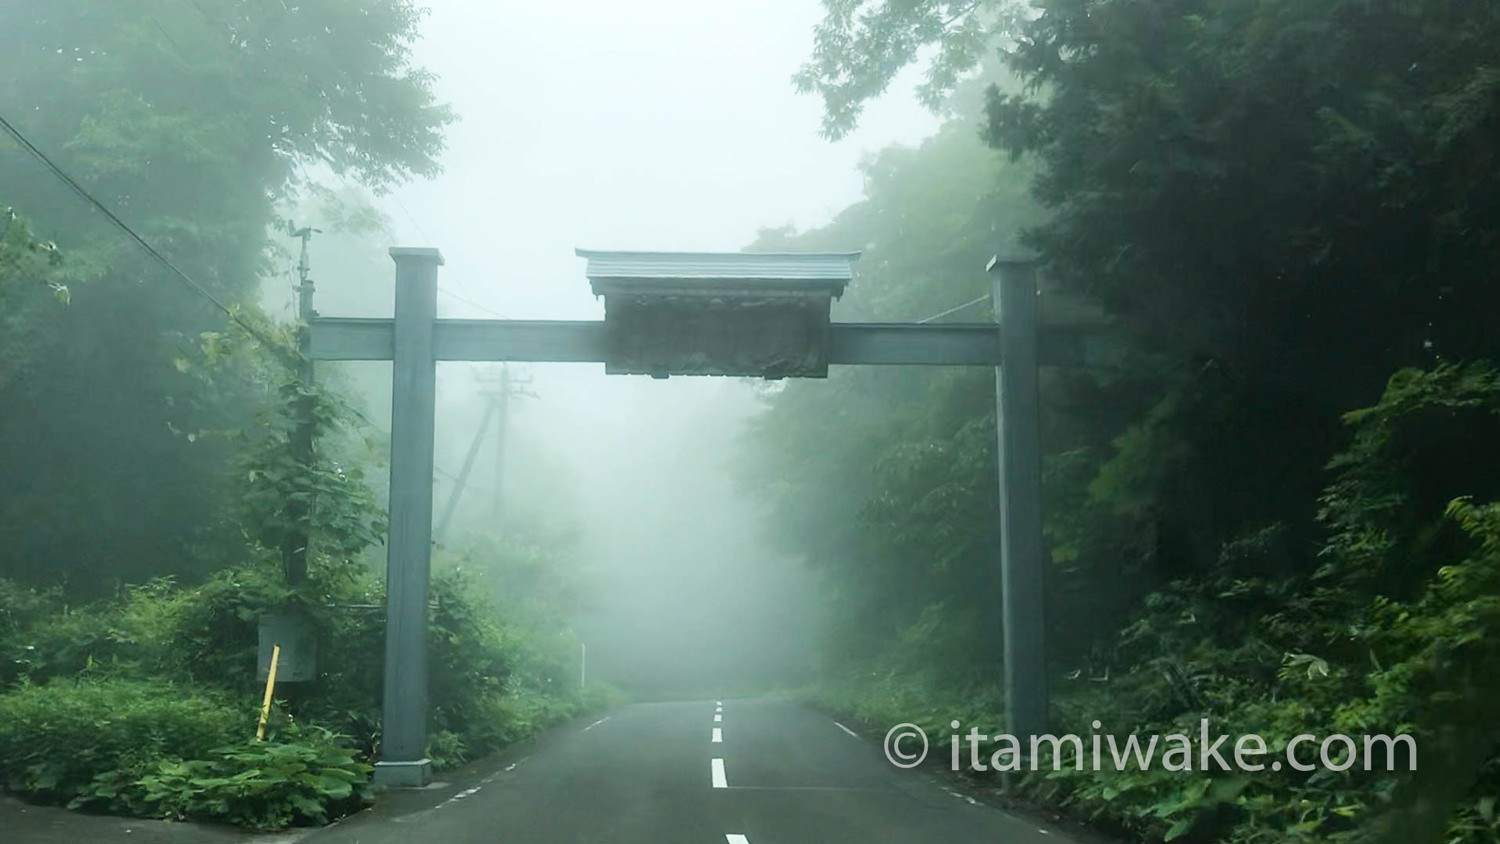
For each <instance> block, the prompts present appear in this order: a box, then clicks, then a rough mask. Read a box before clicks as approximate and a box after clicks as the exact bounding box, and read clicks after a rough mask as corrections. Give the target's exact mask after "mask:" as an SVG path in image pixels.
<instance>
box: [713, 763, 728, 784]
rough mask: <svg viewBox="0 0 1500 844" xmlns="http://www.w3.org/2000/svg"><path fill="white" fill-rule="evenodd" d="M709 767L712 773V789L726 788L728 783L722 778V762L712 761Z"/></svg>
mask: <svg viewBox="0 0 1500 844" xmlns="http://www.w3.org/2000/svg"><path fill="white" fill-rule="evenodd" d="M709 767H710V768H711V770H712V771H713V776H714V788H728V787H729V781H728V780H726V779H725V778H724V760H723V759H714V760H712V761H710V762H709Z"/></svg>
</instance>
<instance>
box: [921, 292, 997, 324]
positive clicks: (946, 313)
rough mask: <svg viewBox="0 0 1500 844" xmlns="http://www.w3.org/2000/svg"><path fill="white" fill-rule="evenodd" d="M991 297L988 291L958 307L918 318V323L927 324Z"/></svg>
mask: <svg viewBox="0 0 1500 844" xmlns="http://www.w3.org/2000/svg"><path fill="white" fill-rule="evenodd" d="M989 298H990V294H988V293H986V294H984V295H983V296H980V297H979V298H978V299H973V300H971V301H968V302H965V303H963V304H962V305H959V306H958V307H956V308H949V309H948V310H946V311H943V312H941V313H936V314H933V315H932V316H930V317H928V318H926V319H919V320H917V325H926V324H927V323H929V322H932V321H933V320H935V319H940V318H942V317H945V316H947V315H949V314H956V313H958V312H959V311H961V310H963V309H964V308H969V307H973V306H974V305H977V304H979V303H980V302H984V301H987V300H988V299H989Z"/></svg>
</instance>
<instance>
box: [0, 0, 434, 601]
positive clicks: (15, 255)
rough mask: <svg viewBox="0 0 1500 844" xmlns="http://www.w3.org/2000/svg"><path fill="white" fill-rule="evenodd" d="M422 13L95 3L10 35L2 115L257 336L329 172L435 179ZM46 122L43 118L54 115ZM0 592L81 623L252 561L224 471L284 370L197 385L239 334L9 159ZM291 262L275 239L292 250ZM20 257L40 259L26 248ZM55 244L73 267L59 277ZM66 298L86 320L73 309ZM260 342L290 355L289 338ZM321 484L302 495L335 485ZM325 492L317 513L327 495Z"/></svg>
mask: <svg viewBox="0 0 1500 844" xmlns="http://www.w3.org/2000/svg"><path fill="white" fill-rule="evenodd" d="M421 14H422V13H421V11H420V10H419V9H418V8H417V7H416V6H414V5H413V4H411V3H409V2H406V0H378V2H368V3H367V2H354V1H353V0H315V2H305V3H298V4H294V5H282V4H279V3H273V4H270V5H263V4H242V3H237V2H232V0H200V2H195V3H191V4H188V5H186V6H182V5H180V4H175V3H166V2H161V0H153V1H152V2H147V3H144V4H137V5H136V6H133V7H130V8H126V7H124V6H120V5H118V4H108V3H105V4H100V3H98V2H92V0H62V1H61V2H56V3H49V4H48V5H47V8H46V9H45V10H40V11H37V12H36V13H35V14H31V13H27V14H23V15H12V16H10V18H11V20H10V23H9V25H7V26H6V27H5V28H4V31H3V32H0V53H3V54H5V55H7V56H13V57H15V58H16V61H14V62H13V64H14V67H13V68H12V72H11V75H10V80H11V84H9V85H7V86H5V87H4V89H3V90H0V114H5V115H7V117H8V119H10V120H11V121H12V122H14V123H15V124H16V125H17V128H18V129H20V130H21V131H22V132H24V133H25V134H26V135H27V136H28V137H29V138H30V140H31V141H32V142H33V143H35V144H36V145H37V146H38V147H39V148H41V149H42V150H43V151H45V152H46V153H47V154H48V155H49V156H50V157H51V158H52V159H53V160H54V161H56V163H57V164H58V165H59V166H60V167H62V168H63V169H64V170H66V171H67V172H68V173H69V174H70V175H71V176H73V177H74V178H75V179H76V180H77V181H78V182H79V183H80V184H81V185H83V186H84V187H85V188H86V189H87V190H89V191H90V192H91V193H93V194H94V195H95V196H97V197H98V198H99V199H100V201H101V202H103V203H104V204H106V205H107V206H109V207H110V208H111V209H112V210H113V211H115V212H116V213H117V214H118V215H119V216H120V217H121V218H122V219H123V220H124V221H125V222H126V223H128V224H129V225H130V226H131V227H132V228H133V229H134V230H136V231H137V232H138V233H139V234H140V235H141V236H143V237H144V238H145V239H146V240H148V241H149V242H151V243H152V244H153V245H154V246H155V247H156V248H158V249H159V250H160V251H161V252H162V254H164V255H165V256H166V257H167V258H168V259H169V260H171V262H172V263H173V264H175V265H177V266H179V267H181V268H182V269H183V270H184V271H185V272H187V273H188V274H189V275H191V276H192V277H193V278H195V279H196V280H197V281H198V282H199V283H200V284H202V285H203V286H204V287H205V288H207V289H208V290H209V291H210V292H212V293H213V294H214V295H215V296H217V297H218V298H219V299H220V300H222V301H225V302H227V303H229V304H230V305H231V306H232V307H236V308H238V309H239V311H240V317H241V319H242V320H244V321H247V322H255V323H265V322H266V321H265V320H264V318H263V317H262V316H260V315H258V314H257V313H256V307H255V305H254V303H255V302H256V301H257V300H258V294H259V287H260V285H261V283H262V281H263V280H264V279H265V277H266V276H268V275H269V274H270V273H271V272H272V270H273V266H272V262H271V256H272V250H271V249H270V248H269V247H270V246H271V244H272V243H273V240H272V239H271V238H272V234H271V233H272V231H273V228H272V223H273V222H274V221H275V219H276V216H277V211H278V210H280V209H279V203H283V202H285V201H287V200H289V199H293V198H295V196H297V195H298V194H299V192H300V191H302V190H303V189H304V188H305V187H306V185H305V182H306V175H305V172H304V168H305V167H307V166H308V165H311V164H318V165H320V166H321V165H327V166H329V167H331V168H332V169H333V170H335V171H336V172H338V173H340V174H344V175H348V176H350V177H352V178H354V179H356V180H358V181H360V182H362V183H363V184H365V185H367V186H369V187H370V188H371V189H374V190H383V189H385V188H387V187H390V186H392V185H394V184H396V183H398V182H400V181H401V180H403V179H405V178H408V177H410V176H413V175H430V174H432V173H434V172H435V171H436V169H437V165H436V158H437V155H438V153H439V152H440V150H441V146H442V141H441V133H442V130H443V128H444V127H445V126H446V124H447V123H449V122H450V121H451V120H452V114H451V112H450V111H449V110H448V109H447V108H446V107H443V106H441V105H438V104H436V103H435V102H434V101H433V96H432V79H431V77H430V76H429V75H427V74H426V73H425V72H423V71H422V70H420V69H419V68H415V67H413V66H412V65H411V55H410V45H411V43H412V40H413V39H414V38H415V35H416V27H417V25H418V22H419V20H420V18H421ZM39 102H45V103H46V104H47V107H46V108H44V109H38V108H35V107H34V106H35V104H36V103H39ZM0 184H3V185H4V188H3V193H4V195H3V196H0V208H7V209H8V207H9V206H14V207H15V208H16V209H17V210H18V211H19V212H20V213H22V214H24V215H25V217H26V219H27V220H28V221H29V222H30V224H31V226H32V227H33V229H34V231H35V232H37V233H38V235H37V236H36V237H30V236H29V235H28V233H27V230H26V227H25V226H23V225H21V224H20V223H19V222H18V221H17V222H6V220H8V219H9V217H10V215H9V212H8V210H7V212H6V214H5V215H4V217H5V219H0V228H4V229H5V234H4V235H3V236H0V299H3V304H0V403H3V404H4V405H5V406H6V407H27V408H29V409H30V411H31V412H28V413H25V414H5V415H4V417H3V418H0V464H3V465H5V466H6V470H7V483H6V484H5V485H4V488H3V489H0V576H4V577H9V578H12V579H15V580H19V581H22V582H26V583H29V584H32V585H38V586H50V585H53V583H54V581H60V582H61V583H62V585H63V587H64V590H65V592H66V593H67V594H68V597H69V598H70V599H71V600H75V601H76V600H86V599H91V598H97V597H102V596H105V595H108V594H111V593H112V592H116V591H117V590H118V589H119V588H120V586H121V585H122V584H124V583H137V582H141V581H144V580H147V579H149V578H151V577H155V576H159V575H167V574H174V575H178V576H180V577H182V578H184V579H185V580H188V581H192V580H198V579H201V578H202V577H204V576H206V575H207V574H208V573H210V572H212V571H215V570H217V569H219V568H222V567H223V566H225V565H228V564H230V563H231V562H240V561H241V560H238V559H236V557H237V555H238V546H239V544H240V543H241V542H242V537H241V536H240V535H239V532H238V531H237V530H235V529H234V528H233V527H232V526H226V525H223V524H222V523H220V522H219V521H218V520H219V519H220V517H221V516H222V515H223V513H224V511H225V509H226V508H227V507H228V505H229V503H230V502H231V501H233V500H234V499H235V498H236V496H237V495H238V492H239V489H240V487H241V486H242V485H243V484H244V478H245V475H244V474H232V473H229V472H226V471H224V469H225V466H226V465H227V464H228V463H229V462H230V461H231V460H232V459H233V455H234V453H235V449H236V448H237V445H238V444H237V443H236V442H234V441H233V440H232V439H231V438H230V437H228V436H209V435H208V434H209V433H210V432H227V431H232V430H237V429H240V428H241V427H242V426H244V425H245V423H246V421H247V420H251V419H255V418H256V417H257V416H263V415H265V414H266V412H267V405H268V403H270V402H274V401H275V400H276V397H275V396H274V394H270V395H268V394H267V393H266V392H265V391H264V385H265V384H266V383H267V382H268V380H269V379H268V378H267V377H266V373H265V372H264V371H257V370H258V369H260V368H262V367H266V366H280V365H281V364H282V362H280V361H274V360H271V361H260V362H258V363H251V362H248V361H245V362H241V363H239V364H237V365H236V366H233V367H229V368H226V369H223V370H219V371H216V372H215V376H216V377H213V378H204V377H200V373H198V372H196V371H183V370H182V369H181V368H179V367H178V366H174V365H173V364H174V362H178V361H184V360H189V359H192V358H193V356H194V354H195V353H196V352H197V350H198V347H199V345H200V338H201V335H202V334H203V333H204V332H210V331H214V330H216V329H218V328H220V324H221V321H222V315H221V314H220V313H218V312H216V311H215V310H214V309H213V308H211V307H210V306H209V305H208V304H207V303H206V302H204V301H203V300H202V299H200V298H199V297H197V296H196V295H194V294H193V293H191V292H190V291H187V290H186V289H185V287H184V286H183V285H182V284H181V282H180V280H178V279H176V278H175V277H174V276H173V275H172V274H171V273H170V272H168V271H166V270H165V269H164V268H162V267H161V266H160V265H158V264H156V263H155V262H154V261H153V260H151V259H150V258H149V257H147V256H146V255H145V254H144V252H142V250H140V249H139V247H138V246H137V245H136V244H135V243H133V242H131V241H130V240H129V239H127V238H125V237H123V236H122V235H121V234H120V233H119V232H118V231H116V230H115V229H114V228H113V227H111V226H109V225H107V224H106V223H105V222H104V221H103V218H102V216H101V215H99V214H97V213H95V212H93V211H92V210H90V209H89V207H88V206H87V205H86V204H84V203H82V202H80V201H79V199H78V197H77V196H76V195H74V194H73V193H72V192H71V191H70V190H69V189H68V188H67V187H66V186H64V185H63V184H61V183H59V182H58V181H57V180H56V179H55V178H53V176H52V175H51V174H50V173H48V172H47V171H46V170H45V169H43V168H42V167H41V165H39V164H38V163H37V162H36V161H35V160H33V159H32V158H31V157H30V156H28V155H26V154H24V153H23V152H22V151H21V150H20V148H19V147H18V146H16V145H15V144H13V143H11V142H10V141H9V139H8V138H7V139H6V140H4V141H0ZM275 238H276V240H279V239H280V235H275ZM23 240H29V241H30V242H31V243H34V244H36V245H38V246H39V247H42V246H45V247H46V248H47V250H49V252H48V254H44V252H43V251H39V250H38V249H32V248H31V247H30V246H26V247H25V248H22V247H21V246H19V245H18V244H21V243H22V242H23ZM47 241H56V242H57V243H58V244H59V245H60V247H61V249H62V250H63V251H65V252H66V254H67V256H68V260H67V262H65V263H64V264H62V265H60V266H56V267H54V266H51V259H50V257H49V254H55V253H52V252H50V249H51V247H50V245H48V244H47ZM64 290H70V291H71V292H72V295H71V304H70V305H69V307H67V308H60V307H56V303H55V301H54V294H55V293H61V292H62V291H64ZM263 327H265V328H268V329H270V330H267V331H263V332H262V333H265V334H276V333H279V332H277V331H276V330H275V329H274V328H273V327H271V326H268V325H266V326H263ZM335 482H336V479H334V478H332V477H329V476H327V475H326V474H320V475H319V476H318V477H317V478H316V479H309V480H307V481H306V484H307V485H312V486H321V485H331V484H334V483H335ZM321 492H322V490H321V489H320V493H321Z"/></svg>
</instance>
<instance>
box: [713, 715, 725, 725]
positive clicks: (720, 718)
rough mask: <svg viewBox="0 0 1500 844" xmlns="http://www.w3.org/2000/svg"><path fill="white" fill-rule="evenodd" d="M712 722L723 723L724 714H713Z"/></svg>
mask: <svg viewBox="0 0 1500 844" xmlns="http://www.w3.org/2000/svg"><path fill="white" fill-rule="evenodd" d="M714 723H715V724H722V723H724V716H723V715H719V714H717V713H716V714H715V715H714Z"/></svg>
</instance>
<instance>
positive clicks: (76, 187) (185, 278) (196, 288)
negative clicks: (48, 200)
mask: <svg viewBox="0 0 1500 844" xmlns="http://www.w3.org/2000/svg"><path fill="white" fill-rule="evenodd" d="M0 128H3V129H5V131H6V133H7V134H9V135H10V136H11V137H12V138H14V139H15V140H16V143H18V144H20V145H21V147H22V149H25V150H26V151H27V152H29V153H31V155H32V156H33V157H35V158H36V160H38V161H40V162H41V163H42V165H43V166H45V167H46V168H47V170H48V171H49V172H51V173H52V175H53V176H56V177H57V178H58V180H60V181H61V182H62V183H63V184H65V185H67V186H68V187H69V188H71V189H72V190H73V192H74V193H76V194H78V195H79V196H80V197H82V198H83V200H84V201H85V202H87V203H88V204H89V205H91V206H93V207H94V209H95V210H97V211H98V212H99V213H101V214H103V215H104V216H105V218H106V219H108V220H109V221H110V222H111V223H113V224H114V225H115V227H116V228H118V229H119V230H120V231H122V232H124V233H125V235H126V236H127V237H129V238H130V239H131V240H133V241H135V242H136V244H137V245H139V246H140V247H141V248H142V249H144V250H145V251H146V254H148V255H150V256H151V257H152V258H155V259H156V260H157V261H158V262H159V263H160V264H161V265H162V266H164V267H166V268H167V269H168V270H170V271H171V272H172V274H173V275H175V276H177V278H178V279H180V280H181V281H182V283H183V284H186V285H187V286H188V288H189V289H190V290H192V291H193V292H194V293H197V294H198V295H199V296H202V297H203V298H204V299H207V300H208V301H209V302H210V303H212V304H213V306H214V307H215V308H218V309H219V311H220V312H222V313H223V314H224V315H225V316H226V317H228V318H229V319H230V320H231V321H232V322H234V323H235V324H236V325H238V326H239V327H240V328H243V329H244V330H245V331H246V332H247V333H249V334H250V336H251V337H254V338H255V339H256V340H259V341H260V342H261V343H263V344H265V345H266V346H267V347H269V348H272V349H280V348H281V345H280V344H279V343H276V342H274V341H272V340H271V339H270V338H267V337H266V336H264V335H263V334H261V332H260V330H259V329H257V328H256V327H255V326H253V325H250V324H249V323H247V322H245V321H244V320H242V319H240V317H239V314H237V313H235V311H234V309H233V308H231V307H229V306H228V305H226V304H224V302H222V301H220V299H219V298H218V297H217V296H215V295H214V294H212V293H210V292H209V291H208V289H207V288H206V287H204V286H203V285H201V284H199V283H198V282H196V281H194V280H193V277H192V276H190V275H188V274H187V273H185V272H183V271H182V269H181V268H179V267H178V266H177V265H176V264H174V263H172V262H171V261H170V260H168V259H167V257H166V256H165V255H163V254H161V253H160V252H158V251H157V249H156V247H154V246H152V245H151V244H150V243H148V242H147V241H146V239H145V238H143V237H141V236H140V235H138V234H136V232H135V229H132V228H131V227H130V226H129V225H128V224H126V222H125V221H124V220H121V219H120V218H119V217H118V216H116V215H115V212H113V211H111V210H109V208H108V207H106V206H105V205H104V203H102V202H100V201H99V200H97V199H95V198H94V195H93V194H91V193H89V192H88V189H87V188H85V187H84V186H83V185H81V184H79V183H78V182H77V181H76V180H75V179H74V178H73V177H72V176H69V175H68V174H67V172H66V171H65V170H63V169H62V168H61V167H59V166H58V165H57V163H56V162H54V161H53V160H52V159H51V158H49V157H47V154H46V153H44V152H42V151H41V150H40V149H38V148H37V146H36V144H33V143H32V142H31V141H30V140H29V139H27V137H26V136H25V135H24V134H22V133H21V130H19V129H17V128H16V127H15V126H14V125H12V124H11V122H10V121H9V120H6V119H5V117H4V116H3V115H0Z"/></svg>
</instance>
